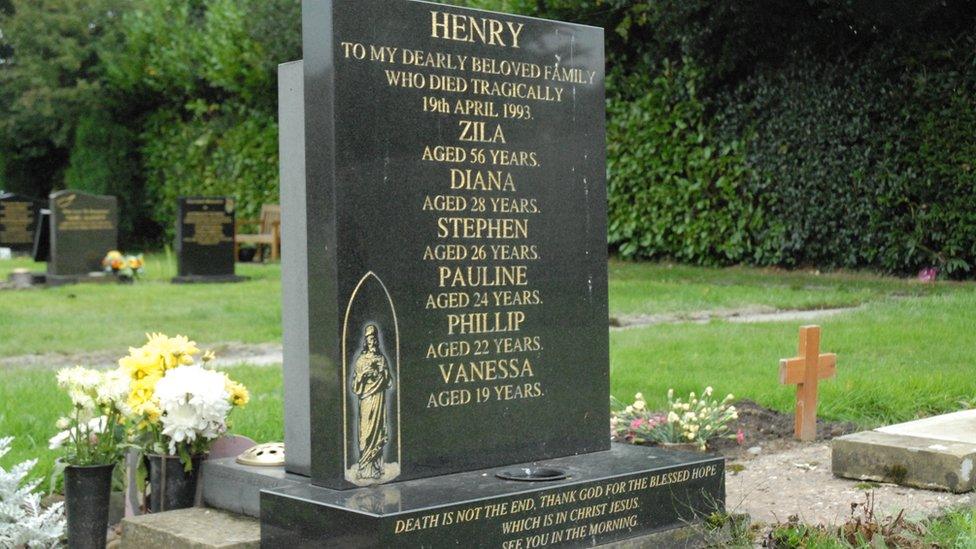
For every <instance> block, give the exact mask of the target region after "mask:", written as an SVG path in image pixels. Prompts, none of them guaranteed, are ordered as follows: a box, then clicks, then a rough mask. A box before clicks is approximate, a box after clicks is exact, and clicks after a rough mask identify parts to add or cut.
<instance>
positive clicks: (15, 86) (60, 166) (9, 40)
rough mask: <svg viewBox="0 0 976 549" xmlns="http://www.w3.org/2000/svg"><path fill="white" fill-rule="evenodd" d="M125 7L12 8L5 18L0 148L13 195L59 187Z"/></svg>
mask: <svg viewBox="0 0 976 549" xmlns="http://www.w3.org/2000/svg"><path fill="white" fill-rule="evenodd" d="M122 3H123V0H92V1H87V2H77V1H75V0H14V1H13V2H11V3H10V5H12V7H13V13H12V14H9V13H8V14H6V15H4V14H3V13H2V12H0V56H2V61H3V62H2V63H0V148H3V150H4V156H7V166H6V169H7V174H8V181H9V182H10V184H11V187H12V188H16V189H17V190H19V191H21V192H24V193H27V194H32V195H35V196H46V195H47V193H48V192H49V191H50V190H51V189H52V188H55V187H59V186H60V184H61V181H62V175H63V172H64V169H65V168H66V166H67V160H68V150H69V149H70V147H71V143H72V139H73V137H74V132H75V128H76V126H77V122H78V120H79V118H80V117H81V115H82V113H84V112H86V111H88V110H90V109H92V108H94V101H95V100H96V98H97V97H98V95H99V93H100V85H99V81H98V76H99V72H100V65H99V58H98V55H97V48H98V45H99V43H100V42H102V41H103V40H109V39H111V37H112V36H113V29H114V26H115V25H116V23H117V20H118V16H117V14H118V13H119V9H118V8H119V6H120V5H121V4H122Z"/></svg>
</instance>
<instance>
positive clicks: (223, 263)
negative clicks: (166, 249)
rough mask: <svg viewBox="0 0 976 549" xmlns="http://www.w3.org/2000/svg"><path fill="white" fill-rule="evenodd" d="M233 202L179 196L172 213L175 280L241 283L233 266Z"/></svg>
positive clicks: (235, 261) (234, 208)
mask: <svg viewBox="0 0 976 549" xmlns="http://www.w3.org/2000/svg"><path fill="white" fill-rule="evenodd" d="M235 210H236V201H235V200H234V199H233V198H231V197H226V196H220V197H180V198H179V199H178V201H177V216H176V245H175V248H174V249H175V250H176V260H177V273H178V274H177V276H176V278H174V279H173V282H176V283H184V284H189V283H203V282H216V283H222V282H241V281H243V280H246V279H245V278H243V277H239V276H236V275H235V273H234V267H235V265H236V263H237V258H235V257H234V231H235V229H236V227H235V220H236V211H235Z"/></svg>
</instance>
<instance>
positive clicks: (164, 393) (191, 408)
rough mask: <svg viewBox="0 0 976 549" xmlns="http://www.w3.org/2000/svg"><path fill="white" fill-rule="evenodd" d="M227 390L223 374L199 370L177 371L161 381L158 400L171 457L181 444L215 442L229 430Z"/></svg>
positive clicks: (180, 369)
mask: <svg viewBox="0 0 976 549" xmlns="http://www.w3.org/2000/svg"><path fill="white" fill-rule="evenodd" d="M225 386H226V381H225V377H224V375H223V374H221V373H219V372H214V371H211V370H205V369H203V368H201V367H200V366H183V367H180V368H174V369H172V370H169V371H168V372H166V375H165V376H163V379H161V380H159V382H158V383H157V384H156V398H158V399H159V407H160V409H161V410H162V412H163V416H162V424H163V435H165V436H167V437H169V439H170V443H169V450H170V452H171V453H174V454H175V453H176V445H177V444H178V443H181V442H193V441H195V440H197V439H198V438H202V439H204V440H212V439H214V438H217V437H218V436H220V435H221V434H223V433H224V432H225V431H226V430H227V424H226V421H227V414H228V413H230V410H231V403H230V395H229V394H228V393H227V389H226V388H225Z"/></svg>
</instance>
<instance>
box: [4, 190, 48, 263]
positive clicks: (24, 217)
mask: <svg viewBox="0 0 976 549" xmlns="http://www.w3.org/2000/svg"><path fill="white" fill-rule="evenodd" d="M40 209H41V204H40V202H39V201H37V200H34V199H32V198H28V197H26V196H20V195H16V194H13V193H6V194H0V248H10V249H11V250H13V251H15V252H30V251H31V248H32V247H33V244H34V231H35V230H36V228H37V220H38V217H39V215H38V210H40Z"/></svg>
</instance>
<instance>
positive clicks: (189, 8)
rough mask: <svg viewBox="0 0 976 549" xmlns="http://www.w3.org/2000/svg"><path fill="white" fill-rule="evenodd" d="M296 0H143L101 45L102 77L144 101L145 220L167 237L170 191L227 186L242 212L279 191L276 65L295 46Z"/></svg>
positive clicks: (294, 54) (219, 190) (252, 212)
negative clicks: (114, 42)
mask: <svg viewBox="0 0 976 549" xmlns="http://www.w3.org/2000/svg"><path fill="white" fill-rule="evenodd" d="M299 7H300V3H299V2H298V1H297V0H276V1H274V2H267V1H261V0H248V1H245V2H241V1H238V0H215V1H214V2H210V3H208V4H206V5H205V9H204V6H203V5H201V4H200V3H199V2H196V1H193V0H181V1H178V2H173V1H170V0H143V1H142V3H141V8H140V9H138V10H133V11H131V12H130V13H128V14H126V15H125V17H124V19H123V25H122V27H123V30H124V34H125V37H126V39H125V43H124V45H123V47H121V48H120V49H118V51H116V52H114V53H112V54H110V55H106V59H107V61H106V72H107V74H108V78H107V79H108V82H109V83H110V85H111V86H112V87H113V89H116V90H118V93H119V94H120V95H122V96H124V97H127V98H130V99H133V100H135V101H137V102H138V103H139V104H141V105H142V110H143V111H144V112H145V113H146V116H145V119H144V122H143V123H142V126H141V142H142V148H141V150H140V152H141V156H142V162H143V165H144V167H145V177H146V186H147V194H148V197H149V199H150V203H151V204H152V205H153V209H152V211H151V218H152V220H153V221H154V222H155V223H157V224H159V225H160V226H161V227H162V228H163V231H164V234H165V235H166V237H167V238H166V239H167V240H168V239H169V238H170V237H171V236H172V234H173V223H174V217H175V208H176V200H175V199H176V198H177V197H178V196H186V195H216V194H226V195H231V196H234V197H236V198H237V200H238V204H239V209H238V212H239V215H241V216H244V217H249V216H256V215H257V213H258V212H259V211H260V208H261V205H262V204H266V203H274V202H277V201H278V187H277V183H278V174H277V142H278V141H277V139H278V136H277V124H276V122H275V119H276V108H275V106H276V104H277V100H276V91H275V82H276V74H275V71H276V66H277V63H279V62H283V61H287V60H290V59H295V58H298V57H299V56H300V53H299V51H298V50H299V49H300V44H299V40H300V33H299V32H298V29H299V27H300V22H299V13H300V12H299Z"/></svg>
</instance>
